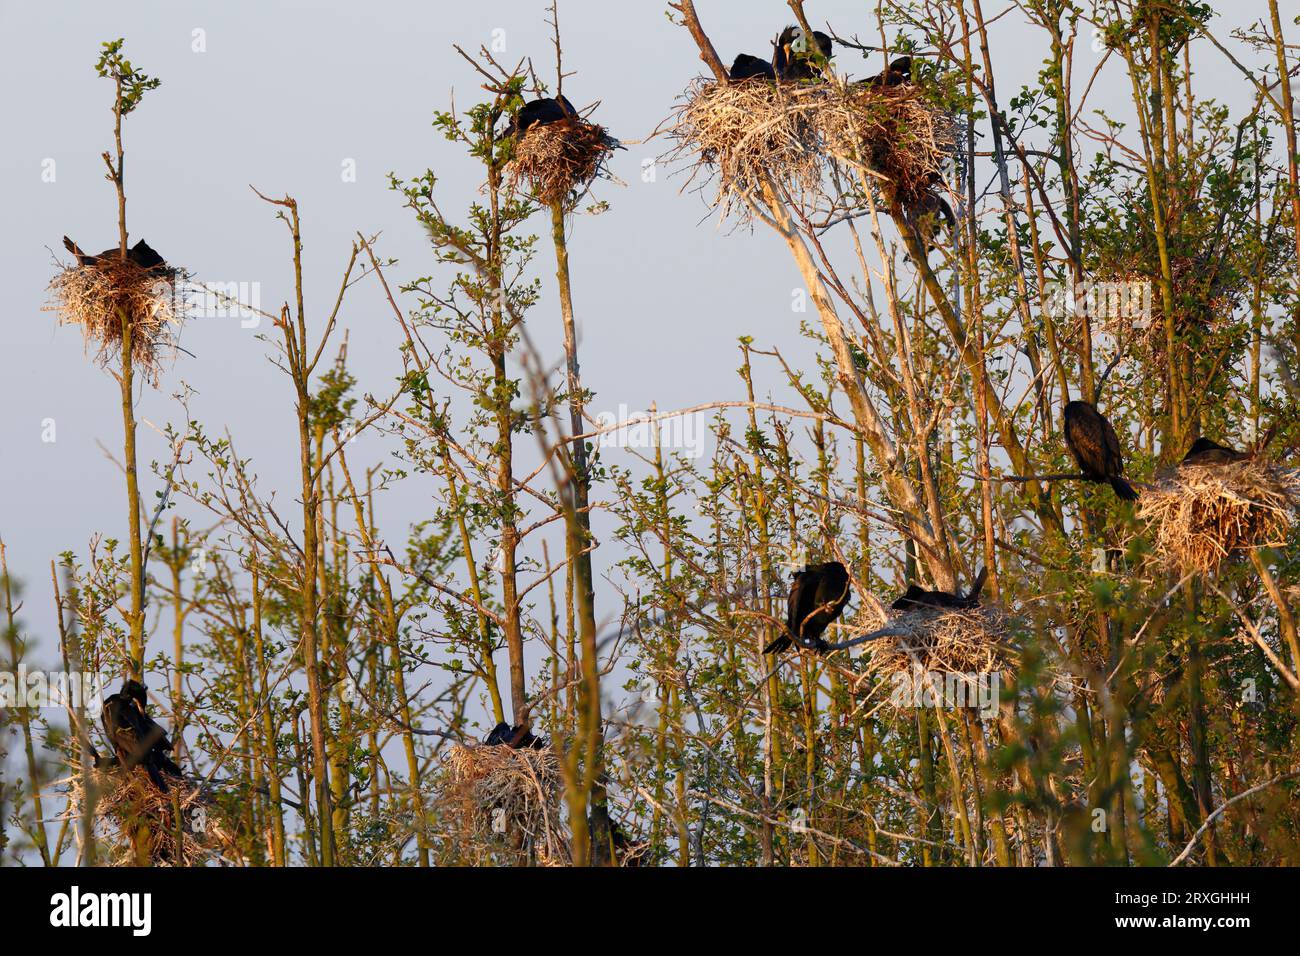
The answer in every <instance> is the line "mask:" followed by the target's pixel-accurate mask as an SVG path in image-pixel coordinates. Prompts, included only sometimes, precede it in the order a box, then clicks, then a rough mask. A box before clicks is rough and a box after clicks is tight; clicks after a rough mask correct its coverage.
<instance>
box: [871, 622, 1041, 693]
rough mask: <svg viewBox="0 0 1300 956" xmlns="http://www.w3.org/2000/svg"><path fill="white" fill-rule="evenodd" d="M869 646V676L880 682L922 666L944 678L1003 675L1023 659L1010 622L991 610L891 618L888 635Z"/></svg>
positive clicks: (922, 668)
mask: <svg viewBox="0 0 1300 956" xmlns="http://www.w3.org/2000/svg"><path fill="white" fill-rule="evenodd" d="M870 646H871V658H870V660H869V662H868V664H867V672H868V673H870V674H874V675H876V676H878V677H880V678H882V679H889V678H891V677H892V676H893V675H895V674H900V673H906V674H911V673H913V672H914V671H915V670H916V668H918V667H919V668H920V669H921V670H923V671H928V672H931V673H940V674H956V675H968V674H992V673H1001V672H1003V671H1008V670H1011V671H1014V670H1015V669H1016V667H1017V666H1018V663H1019V659H1020V655H1019V653H1018V652H1017V650H1016V648H1015V647H1014V646H1013V644H1012V641H1011V624H1010V619H1009V618H1008V616H1007V614H1006V612H1005V611H1003V610H1002V609H1001V608H1000V607H996V606H993V605H989V606H985V607H976V608H970V609H946V608H917V609H914V610H910V611H904V612H902V613H901V614H897V615H895V616H894V617H892V618H891V619H890V623H889V633H888V634H887V635H886V636H885V637H882V638H880V639H878V640H876V641H873V642H872V644H871V645H870Z"/></svg>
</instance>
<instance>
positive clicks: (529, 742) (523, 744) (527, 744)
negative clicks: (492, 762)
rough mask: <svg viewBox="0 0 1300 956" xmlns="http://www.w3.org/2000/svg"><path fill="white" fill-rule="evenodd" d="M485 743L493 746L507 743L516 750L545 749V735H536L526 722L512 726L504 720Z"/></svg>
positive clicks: (489, 734) (493, 729)
mask: <svg viewBox="0 0 1300 956" xmlns="http://www.w3.org/2000/svg"><path fill="white" fill-rule="evenodd" d="M483 743H485V744H487V745H488V746H491V747H499V746H501V745H503V744H504V745H505V746H507V747H510V748H512V749H514V750H545V749H546V746H547V741H546V738H545V737H537V736H534V735H533V734H532V733H531V732H530V731H529V730H528V728H527V726H525V725H524V724H517V725H515V726H513V727H512V726H510V725H509V724H507V723H506V722H505V721H504V720H503V721H502V722H501V723H499V724H497V725H496V726H495V727H493V728H492V730H491V732H489V733H488V735H487V737H486V738H485V739H484V741H483Z"/></svg>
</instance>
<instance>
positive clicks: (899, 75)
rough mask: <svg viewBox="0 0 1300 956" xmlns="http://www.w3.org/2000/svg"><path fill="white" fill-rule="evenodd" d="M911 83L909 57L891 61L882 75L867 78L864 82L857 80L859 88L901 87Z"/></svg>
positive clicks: (910, 62) (910, 60) (910, 59)
mask: <svg viewBox="0 0 1300 956" xmlns="http://www.w3.org/2000/svg"><path fill="white" fill-rule="evenodd" d="M911 82H912V58H911V57H910V56H900V57H899V58H898V59H896V60H893V61H892V62H891V63H890V64H889V67H888V68H887V69H886V70H885V71H884V72H883V73H877V74H876V75H875V76H869V77H867V78H866V79H865V80H859V81H858V83H859V84H860V85H861V86H875V87H889V86H902V85H903V84H904V83H911Z"/></svg>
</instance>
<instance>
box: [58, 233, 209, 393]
mask: <svg viewBox="0 0 1300 956" xmlns="http://www.w3.org/2000/svg"><path fill="white" fill-rule="evenodd" d="M187 279H188V274H187V273H186V272H185V271H184V270H182V269H177V268H173V267H171V266H167V265H163V266H157V267H155V268H152V269H145V268H142V267H141V266H139V265H137V264H136V263H134V262H132V261H130V260H129V259H127V260H124V259H119V258H117V257H115V256H105V257H102V258H99V259H98V260H96V261H95V262H92V263H90V264H88V265H72V266H69V267H68V268H66V269H63V270H62V271H61V272H59V273H58V275H56V276H55V277H54V278H53V279H52V280H51V281H50V285H49V292H50V296H51V300H52V301H51V304H50V305H48V306H46V310H47V311H53V312H56V313H57V314H58V316H59V324H60V325H76V326H80V327H81V333H82V336H83V337H84V339H85V343H86V350H87V352H91V351H93V352H94V355H95V359H96V361H97V362H99V364H100V365H105V364H107V363H108V362H109V361H110V360H112V359H114V358H116V357H118V356H120V355H121V352H122V342H123V333H124V322H123V319H124V318H125V325H126V326H128V327H129V328H130V332H131V363H132V365H133V366H134V367H136V368H138V369H142V370H143V371H144V373H145V374H146V375H147V376H148V377H149V378H150V380H151V381H154V382H156V381H157V378H158V371H159V365H158V358H159V352H160V351H161V350H162V349H164V348H166V347H169V346H171V345H172V344H173V343H174V340H175V339H174V337H175V333H176V332H177V331H178V330H179V329H180V326H181V325H182V324H183V322H184V319H185V317H186V313H187V311H188V309H189V306H188V303H187V299H186V296H185V294H184V292H183V283H184V281H185V280H187Z"/></svg>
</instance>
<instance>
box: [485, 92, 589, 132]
mask: <svg viewBox="0 0 1300 956" xmlns="http://www.w3.org/2000/svg"><path fill="white" fill-rule="evenodd" d="M577 116H578V111H577V110H575V109H574V108H573V104H572V103H570V102H569V101H568V99H567V98H565V96H564V95H563V94H561V95H560V96H559V97H558V98H557V99H550V98H546V97H544V98H542V99H539V100H533V101H532V102H531V103H525V104H524V105H523V106H521V107H519V112H518V113H516V114H515V115H514V116H513V117H511V119H510V122H509V124H508V125H507V126H506V128H505V132H504V133H503V134H502V137H503V138H504V137H509V136H513V135H515V132H516V131H518V132H520V133H526V132H528V130H529V128H530V127H532V126H546V125H548V124H549V123H558V122H559V121H560V120H565V119H575V118H577Z"/></svg>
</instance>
